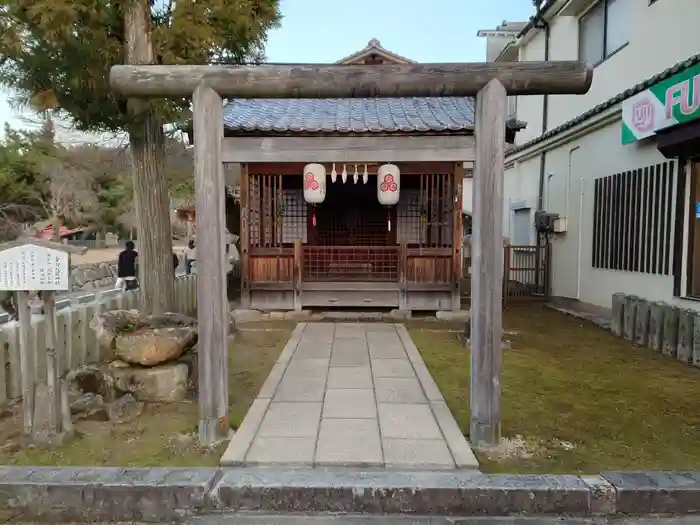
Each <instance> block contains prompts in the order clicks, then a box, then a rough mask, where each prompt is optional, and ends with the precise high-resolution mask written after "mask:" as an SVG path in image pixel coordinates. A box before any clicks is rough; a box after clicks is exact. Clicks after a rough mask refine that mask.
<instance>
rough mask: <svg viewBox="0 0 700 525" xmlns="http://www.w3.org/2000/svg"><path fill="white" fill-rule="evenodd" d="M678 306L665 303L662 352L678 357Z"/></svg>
mask: <svg viewBox="0 0 700 525" xmlns="http://www.w3.org/2000/svg"><path fill="white" fill-rule="evenodd" d="M678 313H679V311H678V308H676V307H675V306H671V305H668V304H667V305H664V331H663V343H662V347H661V352H662V353H663V354H664V355H667V356H670V357H676V353H677V350H678Z"/></svg>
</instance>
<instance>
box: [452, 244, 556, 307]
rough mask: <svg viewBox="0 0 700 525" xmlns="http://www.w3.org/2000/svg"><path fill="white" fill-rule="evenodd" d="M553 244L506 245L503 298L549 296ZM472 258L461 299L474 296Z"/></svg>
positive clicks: (465, 270)
mask: <svg viewBox="0 0 700 525" xmlns="http://www.w3.org/2000/svg"><path fill="white" fill-rule="evenodd" d="M550 263H551V246H550V245H549V244H546V245H544V246H516V245H513V244H509V245H507V246H505V247H504V248H503V301H504V302H507V301H514V300H515V301H517V300H525V299H547V298H549V292H550V282H549V277H550ZM470 267H471V258H470V257H466V258H465V259H464V264H463V267H462V276H463V278H462V282H461V283H460V291H461V296H462V301H467V302H468V301H469V300H470V297H471V278H470Z"/></svg>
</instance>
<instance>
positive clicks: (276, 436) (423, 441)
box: [221, 323, 478, 470]
mask: <svg viewBox="0 0 700 525" xmlns="http://www.w3.org/2000/svg"><path fill="white" fill-rule="evenodd" d="M221 463H222V465H228V466H234V465H238V466H240V465H246V466H254V465H259V466H267V465H270V466H271V465H287V466H306V467H329V466H336V467H337V466H340V467H378V468H392V469H426V470H433V469H455V468H460V469H475V468H478V464H477V461H476V458H475V457H474V454H473V453H472V451H471V449H470V447H469V445H468V444H467V441H466V440H465V439H464V436H463V435H462V433H461V431H460V430H459V428H458V426H457V423H456V422H455V420H454V418H453V417H452V414H451V412H450V411H449V409H448V408H447V405H446V404H445V401H444V399H443V397H442V395H441V394H440V391H439V390H438V388H437V385H436V384H435V382H434V381H433V379H432V377H431V376H430V373H429V372H428V369H427V368H426V366H425V364H424V363H423V359H422V358H421V356H420V354H419V353H418V351H417V349H416V347H415V345H414V344H413V342H412V341H411V338H410V336H409V334H408V331H407V330H406V328H405V327H404V326H403V325H401V324H381V323H365V324H362V323H299V324H298V325H297V327H296V328H295V330H294V332H293V333H292V336H291V338H290V340H289V342H288V343H287V346H286V347H285V349H284V350H283V352H282V355H281V356H280V358H279V360H278V362H277V363H276V364H275V365H274V367H273V369H272V371H271V373H270V376H269V377H268V379H267V381H266V382H265V384H264V385H263V387H262V389H261V391H260V394H259V395H258V397H257V399H256V400H255V401H254V402H253V404H252V406H251V408H250V410H249V411H248V414H247V415H246V417H245V419H244V421H243V424H242V425H241V428H240V429H239V430H238V432H236V434H235V436H234V438H233V439H232V441H231V443H230V444H229V447H228V449H227V450H226V452H225V454H224V456H223V457H222V459H221Z"/></svg>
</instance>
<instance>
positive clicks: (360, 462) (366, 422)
mask: <svg viewBox="0 0 700 525" xmlns="http://www.w3.org/2000/svg"><path fill="white" fill-rule="evenodd" d="M314 460H315V461H314V463H315V464H316V465H317V466H343V467H348V466H356V467H379V466H383V460H382V444H381V440H380V438H379V426H378V425H377V420H376V419H323V420H321V428H320V430H319V433H318V443H317V445H316V457H315V458H314Z"/></svg>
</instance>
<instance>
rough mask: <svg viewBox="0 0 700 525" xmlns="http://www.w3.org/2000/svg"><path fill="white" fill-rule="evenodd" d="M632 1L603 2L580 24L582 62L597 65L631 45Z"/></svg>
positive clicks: (608, 0) (580, 56)
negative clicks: (626, 45) (630, 19)
mask: <svg viewBox="0 0 700 525" xmlns="http://www.w3.org/2000/svg"><path fill="white" fill-rule="evenodd" d="M629 5H630V0H601V1H600V2H599V3H598V4H596V6H595V7H593V8H592V9H590V10H589V11H588V12H587V13H586V14H585V15H583V16H582V17H581V20H580V22H579V58H580V59H581V60H583V61H585V62H587V63H589V64H592V65H596V64H598V63H600V62H602V61H603V60H605V59H606V58H607V57H609V56H610V55H612V54H613V53H615V52H616V51H617V50H618V49H620V48H621V47H623V46H624V45H625V44H627V42H628V37H629V33H628V31H629V28H630V22H629V16H628V13H629V9H628V7H629Z"/></svg>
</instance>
